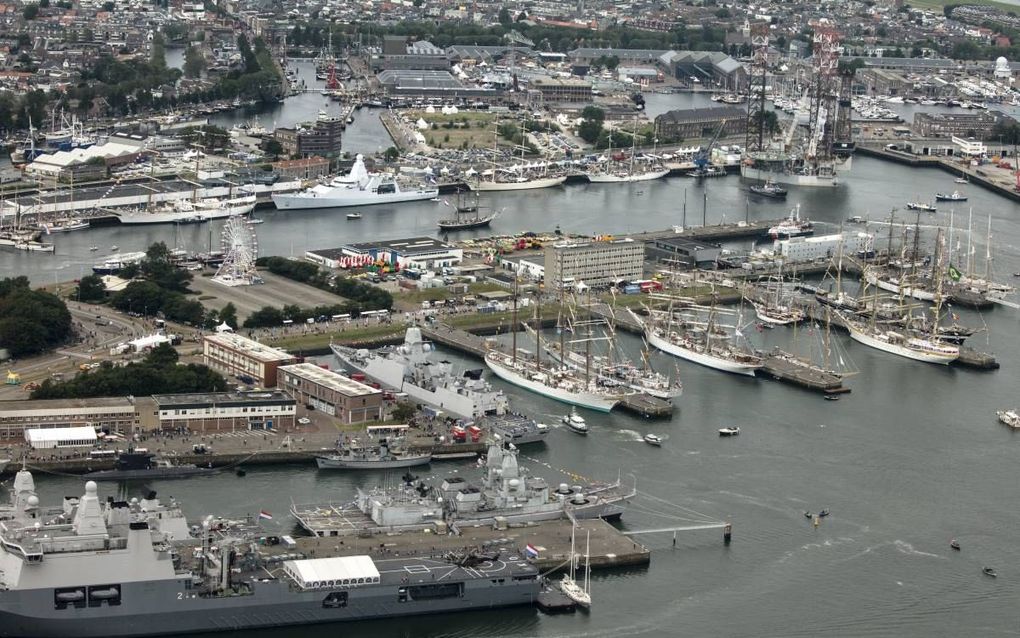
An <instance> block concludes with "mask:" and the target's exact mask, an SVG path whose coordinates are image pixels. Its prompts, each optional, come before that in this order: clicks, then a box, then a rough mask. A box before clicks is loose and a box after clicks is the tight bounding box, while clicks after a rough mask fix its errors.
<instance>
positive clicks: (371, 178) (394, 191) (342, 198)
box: [273, 153, 439, 210]
mask: <svg viewBox="0 0 1020 638" xmlns="http://www.w3.org/2000/svg"><path fill="white" fill-rule="evenodd" d="M429 181H430V180H429ZM438 196H439V189H437V188H436V187H435V185H434V184H432V183H431V181H430V183H427V184H425V185H423V186H421V187H416V188H411V189H407V190H405V189H404V188H402V187H401V186H400V184H399V183H398V182H397V180H396V178H395V177H394V176H393V175H390V174H388V173H371V174H370V173H369V172H368V169H367V168H366V167H365V158H364V156H363V155H361V154H360V153H359V154H358V156H357V157H356V158H355V160H354V165H353V166H352V167H351V172H350V173H349V174H348V175H346V176H342V177H338V178H335V179H334V180H333V181H332V182H330V183H329V184H317V185H315V186H312V187H311V188H309V189H307V190H304V191H301V192H299V193H286V194H284V193H276V194H273V203H274V204H276V207H277V208H279V209H280V210H303V209H309V208H345V207H350V206H372V205H375V204H397V203H400V202H416V201H421V200H428V199H435V198H436V197H438Z"/></svg>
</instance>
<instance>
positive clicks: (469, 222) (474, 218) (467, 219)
mask: <svg viewBox="0 0 1020 638" xmlns="http://www.w3.org/2000/svg"><path fill="white" fill-rule="evenodd" d="M447 203H448V202H447ZM453 210H454V216H453V217H448V218H446V219H440V220H439V222H438V226H439V229H440V230H444V231H457V230H470V229H472V228H484V227H486V226H488V225H489V224H491V223H492V220H494V219H496V217H498V216H499V214H500V213H501V212H502V211H493V210H492V209H491V208H489V207H487V206H482V205H481V204H480V203H479V199H478V191H474V199H473V200H472V201H465V200H464V199H463V197H462V196H461V193H460V191H457V204H456V205H455V206H453Z"/></svg>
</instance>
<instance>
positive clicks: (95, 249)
mask: <svg viewBox="0 0 1020 638" xmlns="http://www.w3.org/2000/svg"><path fill="white" fill-rule="evenodd" d="M89 250H91V251H92V252H96V251H97V250H99V246H89Z"/></svg>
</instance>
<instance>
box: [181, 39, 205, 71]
mask: <svg viewBox="0 0 1020 638" xmlns="http://www.w3.org/2000/svg"><path fill="white" fill-rule="evenodd" d="M203 71H205V56H203V55H202V51H201V50H200V49H199V48H198V47H195V46H189V47H188V48H187V49H185V50H184V76H185V77H189V78H200V77H202V72H203Z"/></svg>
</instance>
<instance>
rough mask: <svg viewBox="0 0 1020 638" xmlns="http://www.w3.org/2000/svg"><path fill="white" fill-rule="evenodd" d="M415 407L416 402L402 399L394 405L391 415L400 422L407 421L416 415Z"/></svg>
mask: <svg viewBox="0 0 1020 638" xmlns="http://www.w3.org/2000/svg"><path fill="white" fill-rule="evenodd" d="M414 413H415V409H414V404H412V403H408V402H407V401H401V402H400V403H398V404H397V405H395V406H394V407H393V412H392V413H391V414H390V416H391V417H392V418H393V420H394V421H399V422H400V423H407V422H408V421H410V420H411V419H412V418H413V417H414Z"/></svg>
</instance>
